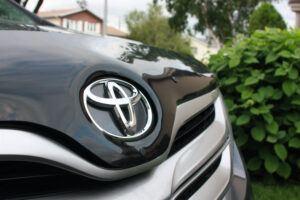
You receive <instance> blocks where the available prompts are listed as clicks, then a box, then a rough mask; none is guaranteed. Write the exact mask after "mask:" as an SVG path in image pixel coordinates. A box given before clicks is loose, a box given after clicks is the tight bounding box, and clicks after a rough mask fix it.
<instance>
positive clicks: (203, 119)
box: [169, 104, 215, 156]
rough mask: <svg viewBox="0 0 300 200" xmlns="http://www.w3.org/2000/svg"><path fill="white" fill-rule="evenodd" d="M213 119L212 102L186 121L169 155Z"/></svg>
mask: <svg viewBox="0 0 300 200" xmlns="http://www.w3.org/2000/svg"><path fill="white" fill-rule="evenodd" d="M214 119H215V107H214V104H212V105H210V106H209V107H207V108H206V109H205V110H203V111H201V112H200V113H198V114H197V115H196V116H194V117H193V118H192V119H190V120H189V121H188V122H186V123H185V124H184V125H183V126H182V127H181V128H180V129H179V131H178V133H177V135H176V137H175V140H174V143H173V146H172V148H171V151H170V154H169V156H171V155H173V154H175V153H176V152H177V151H179V150H180V149H181V148H183V147H184V146H185V145H187V144H188V143H189V142H191V141H192V140H194V139H195V138H196V137H197V136H198V135H200V134H201V133H202V132H203V131H204V130H205V129H206V128H207V127H208V126H209V125H210V124H211V123H212V122H213V121H214Z"/></svg>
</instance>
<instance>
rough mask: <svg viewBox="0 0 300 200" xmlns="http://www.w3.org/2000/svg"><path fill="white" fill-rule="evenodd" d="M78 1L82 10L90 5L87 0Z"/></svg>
mask: <svg viewBox="0 0 300 200" xmlns="http://www.w3.org/2000/svg"><path fill="white" fill-rule="evenodd" d="M76 3H77V4H78V6H79V7H80V8H81V9H82V10H84V9H86V8H87V6H88V3H87V1H86V0H77V1H76Z"/></svg>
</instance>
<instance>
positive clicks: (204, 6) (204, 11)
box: [202, 3, 221, 48]
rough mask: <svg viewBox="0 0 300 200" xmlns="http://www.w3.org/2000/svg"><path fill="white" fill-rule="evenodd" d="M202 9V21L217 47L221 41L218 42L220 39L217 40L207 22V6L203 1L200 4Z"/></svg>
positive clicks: (219, 46)
mask: <svg viewBox="0 0 300 200" xmlns="http://www.w3.org/2000/svg"><path fill="white" fill-rule="evenodd" d="M202 11H203V13H204V14H203V16H204V17H203V18H204V19H203V20H204V22H205V26H206V28H207V30H208V32H209V34H210V36H211V37H212V38H213V40H214V41H215V43H216V45H217V47H218V48H221V43H220V40H219V38H218V37H217V35H216V34H215V33H214V32H213V29H212V28H211V26H210V25H209V24H208V20H207V17H206V16H207V14H206V13H207V6H206V3H203V4H202Z"/></svg>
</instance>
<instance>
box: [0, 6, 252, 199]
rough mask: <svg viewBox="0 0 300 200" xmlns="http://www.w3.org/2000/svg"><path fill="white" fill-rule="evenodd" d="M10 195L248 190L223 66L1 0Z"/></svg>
mask: <svg viewBox="0 0 300 200" xmlns="http://www.w3.org/2000/svg"><path fill="white" fill-rule="evenodd" d="M0 128H1V130H0V198H1V199H10V198H16V199H32V198H35V199H130V200H131V199H247V198H250V196H251V190H250V186H249V182H248V178H247V174H246V169H245V167H244V164H243V162H242V159H241V156H240V153H239V151H238V149H237V146H236V144H235V142H234V140H233V136H232V130H231V126H230V122H229V120H228V116H227V111H226V109H225V107H224V103H223V100H222V95H221V93H220V91H219V89H218V88H217V81H216V79H215V78H214V76H213V74H212V73H211V72H210V71H209V70H208V69H207V68H206V67H205V66H204V65H203V64H202V63H200V62H199V61H197V60H195V59H193V58H192V57H190V56H186V55H181V54H177V53H175V52H172V51H168V50H163V49H159V48H155V47H152V46H148V45H145V44H142V43H139V42H135V41H130V40H125V39H121V38H113V37H96V36H88V35H84V34H80V33H74V32H72V31H68V30H65V29H63V28H60V27H57V26H55V25H53V24H51V23H50V22H47V21H45V20H43V19H41V18H39V17H37V16H35V15H34V14H32V13H30V12H28V11H26V10H25V9H23V8H21V7H19V6H18V5H17V4H15V3H14V2H13V1H8V0H0Z"/></svg>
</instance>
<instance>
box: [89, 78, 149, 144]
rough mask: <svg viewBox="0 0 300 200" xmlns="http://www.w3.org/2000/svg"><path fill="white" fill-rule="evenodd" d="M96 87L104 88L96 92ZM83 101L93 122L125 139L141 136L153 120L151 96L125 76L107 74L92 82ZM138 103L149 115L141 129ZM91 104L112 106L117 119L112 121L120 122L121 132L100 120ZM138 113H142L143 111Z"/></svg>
mask: <svg viewBox="0 0 300 200" xmlns="http://www.w3.org/2000/svg"><path fill="white" fill-rule="evenodd" d="M97 87H99V88H97ZM97 89H98V90H100V89H102V93H96V92H97ZM83 102H84V107H85V110H86V111H87V114H88V115H89V117H90V119H91V121H92V122H93V124H94V125H96V127H97V128H98V129H100V130H101V131H102V132H103V133H105V134H107V135H109V136H112V137H114V138H118V139H122V140H134V139H138V138H140V137H142V136H143V135H144V134H145V133H146V132H147V130H148V129H149V128H150V126H151V124H152V118H153V113H152V110H151V106H150V104H149V102H148V100H147V99H146V97H145V96H144V95H143V93H142V92H141V91H139V90H138V89H137V88H136V87H134V86H133V85H132V84H130V83H128V82H126V81H123V80H119V79H115V78H106V79H101V80H97V81H95V82H93V83H91V84H90V85H88V87H87V88H86V89H85V90H84V92H83ZM138 103H142V104H143V106H144V109H142V110H143V111H144V113H143V115H142V116H143V118H146V119H147V120H146V123H144V126H143V128H139V130H138V126H137V125H138V124H137V123H139V122H138V120H137V111H136V109H137V108H136V107H138V106H136V104H138ZM89 105H90V106H93V107H94V108H96V109H100V110H101V109H102V110H103V109H106V110H107V109H108V110H110V111H111V112H112V113H113V115H114V117H115V119H117V120H111V123H118V124H117V125H116V126H117V127H120V129H121V133H122V134H121V135H120V134H119V135H118V134H114V133H113V132H112V131H110V130H107V129H105V128H104V127H103V125H101V124H99V120H98V122H97V119H95V116H93V114H92V113H91V112H90V109H89ZM139 115H141V111H140V112H139Z"/></svg>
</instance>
